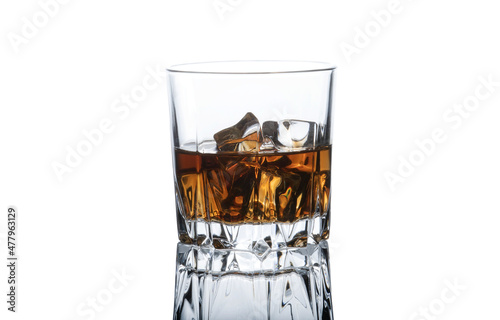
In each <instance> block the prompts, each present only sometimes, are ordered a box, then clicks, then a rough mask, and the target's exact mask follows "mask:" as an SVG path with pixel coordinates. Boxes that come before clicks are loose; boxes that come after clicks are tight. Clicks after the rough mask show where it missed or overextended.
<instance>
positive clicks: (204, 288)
mask: <svg viewBox="0 0 500 320" xmlns="http://www.w3.org/2000/svg"><path fill="white" fill-rule="evenodd" d="M174 319H178V320H192V319H203V320H226V319H227V320H238V319H255V320H265V319H271V320H285V319H286V320H288V319H301V320H309V319H311V320H315V319H333V313H332V304H331V294H330V267H329V252H328V243H327V242H326V241H322V242H320V243H319V244H309V245H308V246H306V247H301V248H282V249H277V250H267V251H265V252H261V251H255V250H254V251H247V250H231V249H214V248H213V247H210V248H205V247H199V246H194V245H188V244H183V243H179V244H178V245H177V268H176V284H175V303H174Z"/></svg>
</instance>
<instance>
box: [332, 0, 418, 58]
mask: <svg viewBox="0 0 500 320" xmlns="http://www.w3.org/2000/svg"><path fill="white" fill-rule="evenodd" d="M408 1H409V2H411V1H412V0H408ZM404 9H405V6H404V4H403V3H402V2H401V1H400V0H390V1H389V2H388V3H387V5H386V7H385V8H384V9H380V10H372V11H371V12H370V18H369V20H367V21H366V22H365V23H363V25H361V26H356V27H355V28H354V36H353V37H352V38H351V40H349V41H342V42H341V43H340V50H341V51H342V54H343V55H344V58H345V59H346V61H347V63H351V61H352V59H353V56H354V55H359V54H360V53H361V52H362V51H363V50H364V49H366V48H367V47H368V46H369V45H370V44H371V42H372V40H373V39H374V38H376V37H378V36H379V35H380V34H381V33H382V31H383V30H384V29H386V28H387V27H389V25H390V24H391V23H392V22H393V20H394V18H395V17H396V16H397V15H399V14H401V13H402V12H403V10H404Z"/></svg>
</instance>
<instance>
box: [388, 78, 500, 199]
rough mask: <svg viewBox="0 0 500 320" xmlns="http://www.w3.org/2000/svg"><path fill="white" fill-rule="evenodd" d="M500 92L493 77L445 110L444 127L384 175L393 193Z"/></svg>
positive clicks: (419, 142) (420, 141)
mask: <svg viewBox="0 0 500 320" xmlns="http://www.w3.org/2000/svg"><path fill="white" fill-rule="evenodd" d="M498 88H500V81H495V80H494V79H493V75H491V74H490V75H488V76H486V77H484V76H480V77H478V84H477V85H476V87H475V88H474V90H473V92H472V94H470V95H467V96H466V97H464V98H463V100H462V101H461V102H460V103H456V104H454V105H453V106H452V107H449V108H447V109H446V110H445V112H444V113H443V115H442V122H443V125H441V126H439V127H436V128H434V129H433V130H432V131H431V134H430V136H428V137H425V138H420V139H415V141H414V143H415V147H414V148H413V150H412V151H411V152H410V153H409V154H408V155H406V156H403V155H399V156H398V157H397V163H398V164H397V167H396V168H394V169H393V170H388V171H386V172H385V173H384V178H385V180H386V182H387V185H388V186H389V188H390V189H391V191H392V192H394V191H395V190H396V187H397V186H398V185H400V184H402V183H404V182H405V181H406V180H407V179H408V178H409V177H411V176H412V175H413V174H414V173H415V172H416V170H417V168H418V167H421V166H422V165H423V164H425V163H426V162H427V160H428V159H429V158H430V157H432V155H434V153H435V152H436V150H437V149H438V147H439V146H440V145H442V144H443V143H445V142H446V141H447V140H448V138H449V137H450V135H451V133H452V132H453V131H455V130H458V129H459V128H460V127H462V126H463V124H464V123H465V121H466V120H467V119H469V118H470V117H471V116H472V114H473V113H474V112H476V111H477V110H478V109H479V107H481V106H482V105H483V104H484V102H485V101H486V100H488V99H489V98H491V97H492V95H493V94H494V93H495V92H496V91H497V90H498Z"/></svg>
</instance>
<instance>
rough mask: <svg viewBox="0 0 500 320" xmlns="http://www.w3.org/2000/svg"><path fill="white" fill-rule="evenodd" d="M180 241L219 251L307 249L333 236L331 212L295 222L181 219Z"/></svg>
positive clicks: (179, 227) (179, 226) (178, 220)
mask: <svg viewBox="0 0 500 320" xmlns="http://www.w3.org/2000/svg"><path fill="white" fill-rule="evenodd" d="M177 222H178V224H179V225H178V230H179V240H180V241H181V242H183V243H186V244H196V245H199V246H214V247H215V248H217V249H242V250H254V251H262V250H264V251H265V250H268V249H278V248H284V247H304V246H306V245H307V244H317V243H319V242H320V241H322V240H326V239H328V237H329V233H330V226H329V222H330V217H329V212H327V213H326V214H324V215H322V216H320V215H316V216H314V217H313V218H311V219H301V220H298V221H296V222H293V223H285V222H274V223H262V224H227V223H223V222H220V221H211V222H207V221H205V220H201V219H200V220H185V219H183V218H181V217H178V219H177Z"/></svg>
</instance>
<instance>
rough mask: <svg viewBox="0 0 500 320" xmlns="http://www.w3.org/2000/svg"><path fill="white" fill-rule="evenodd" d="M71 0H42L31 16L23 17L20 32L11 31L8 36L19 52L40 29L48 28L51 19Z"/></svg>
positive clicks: (13, 46) (15, 50) (13, 47)
mask: <svg viewBox="0 0 500 320" xmlns="http://www.w3.org/2000/svg"><path fill="white" fill-rule="evenodd" d="M70 1H71V0H40V1H38V6H39V9H38V10H37V11H35V13H33V14H32V15H30V16H28V17H27V16H23V17H21V27H20V28H19V31H18V32H9V33H8V34H7V38H8V40H9V42H10V44H11V46H12V49H14V52H16V53H18V52H19V51H20V48H21V46H26V45H27V44H28V43H29V42H30V41H31V40H32V39H33V38H35V37H36V36H38V34H39V33H40V31H41V30H42V29H44V28H46V27H47V26H48V25H49V24H50V21H51V20H52V19H54V18H56V17H57V16H58V15H59V13H60V10H61V8H62V7H63V6H64V5H66V4H68V3H69V2H70Z"/></svg>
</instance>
